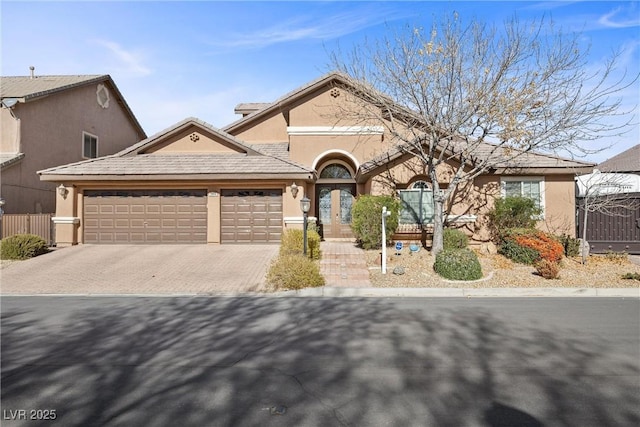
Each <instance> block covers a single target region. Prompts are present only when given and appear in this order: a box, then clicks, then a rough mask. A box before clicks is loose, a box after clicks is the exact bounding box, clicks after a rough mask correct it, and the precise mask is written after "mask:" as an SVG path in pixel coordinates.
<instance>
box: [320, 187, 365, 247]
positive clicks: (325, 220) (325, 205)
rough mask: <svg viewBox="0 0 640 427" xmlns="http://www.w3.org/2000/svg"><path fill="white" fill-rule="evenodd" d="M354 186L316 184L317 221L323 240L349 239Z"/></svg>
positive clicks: (350, 235) (351, 234)
mask: <svg viewBox="0 0 640 427" xmlns="http://www.w3.org/2000/svg"><path fill="white" fill-rule="evenodd" d="M355 187H356V186H355V184H318V185H317V186H316V200H317V201H318V221H319V224H320V231H321V233H322V236H323V237H324V238H351V237H353V233H352V232H351V207H352V206H353V200H354V194H355V190H356V188H355Z"/></svg>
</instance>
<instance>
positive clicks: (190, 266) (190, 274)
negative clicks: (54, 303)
mask: <svg viewBox="0 0 640 427" xmlns="http://www.w3.org/2000/svg"><path fill="white" fill-rule="evenodd" d="M278 248H279V246H278V245H78V246H73V247H68V248H62V249H57V250H55V251H53V252H51V253H49V254H46V255H42V256H39V257H36V258H33V259H30V260H27V261H16V262H12V263H11V264H9V265H5V266H3V268H2V270H1V271H0V291H1V292H2V294H216V295H220V294H237V293H247V292H259V291H262V290H264V287H265V284H264V283H265V282H264V276H265V274H266V271H267V268H268V266H269V263H270V261H271V259H272V258H273V257H274V256H275V255H276V254H277V252H278Z"/></svg>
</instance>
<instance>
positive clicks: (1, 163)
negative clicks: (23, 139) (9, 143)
mask: <svg viewBox="0 0 640 427" xmlns="http://www.w3.org/2000/svg"><path fill="white" fill-rule="evenodd" d="M23 158H24V153H0V168H4V167H7V166H9V165H12V164H14V163H17V162H19V161H20V160H22V159H23Z"/></svg>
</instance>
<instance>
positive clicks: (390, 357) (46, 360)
mask: <svg viewBox="0 0 640 427" xmlns="http://www.w3.org/2000/svg"><path fill="white" fill-rule="evenodd" d="M0 304H1V312H2V323H1V339H2V341H1V345H2V348H1V351H2V353H1V369H2V383H1V398H2V414H1V415H2V419H1V424H2V426H7V427H8V426H65V427H66V426H174V425H180V426H198V427H200V426H323V427H324V426H402V427H406V426H438V427H461V426H467V427H473V426H482V427H504V426H510V427H513V426H519V427H540V426H544V427H556V426H580V427H591V426H593V427H603V426H606V427H616V426H621V427H622V426H624V427H632V426H638V425H640V300H639V299H637V298H626V299H623V298H558V299H554V298H544V299H543V298H499V299H481V298H480V299H473V298H471V299H467V298H387V299H384V298H275V297H215V298H214V297H181V298H177V297H176V298H171V297H165V298H152V297H148V298H142V297H140V298H138V297H44V296H43V297H3V298H2V300H1V302H0ZM46 418H48V419H46Z"/></svg>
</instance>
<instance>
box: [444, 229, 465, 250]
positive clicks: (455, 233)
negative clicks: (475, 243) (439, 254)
mask: <svg viewBox="0 0 640 427" xmlns="http://www.w3.org/2000/svg"><path fill="white" fill-rule="evenodd" d="M442 241H443V245H444V249H464V248H466V247H467V245H468V244H469V237H467V235H466V234H464V232H463V231H460V230H458V229H456V228H445V229H444V233H443V235H442Z"/></svg>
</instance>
